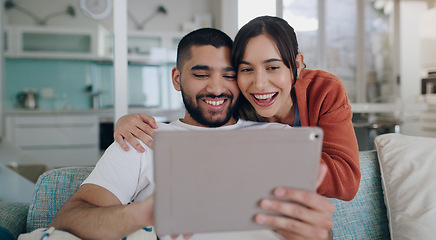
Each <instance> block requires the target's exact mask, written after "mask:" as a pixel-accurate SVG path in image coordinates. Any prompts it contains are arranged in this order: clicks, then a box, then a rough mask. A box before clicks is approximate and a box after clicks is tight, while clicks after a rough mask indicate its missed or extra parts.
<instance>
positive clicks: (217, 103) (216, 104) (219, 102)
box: [205, 100, 224, 106]
mask: <svg viewBox="0 0 436 240" xmlns="http://www.w3.org/2000/svg"><path fill="white" fill-rule="evenodd" d="M205 102H206V103H207V104H210V105H214V106H218V105H221V104H223V103H224V100H220V101H210V100H205Z"/></svg>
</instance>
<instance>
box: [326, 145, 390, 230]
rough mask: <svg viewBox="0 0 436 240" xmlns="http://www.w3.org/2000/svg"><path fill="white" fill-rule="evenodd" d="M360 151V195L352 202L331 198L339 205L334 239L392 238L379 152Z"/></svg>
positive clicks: (335, 216)
mask: <svg viewBox="0 0 436 240" xmlns="http://www.w3.org/2000/svg"><path fill="white" fill-rule="evenodd" d="M359 154H360V157H359V160H360V170H361V172H362V178H361V180H360V187H359V191H358V192H357V195H356V197H355V198H354V199H353V200H351V201H349V202H345V201H341V200H338V199H331V201H332V202H333V203H335V205H336V212H335V214H334V215H333V221H334V227H333V236H334V239H389V238H390V233H389V225H388V219H387V213H386V207H385V204H384V200H383V190H382V186H381V177H380V168H379V163H378V158H377V152H376V151H375V150H374V151H362V152H360V153H359Z"/></svg>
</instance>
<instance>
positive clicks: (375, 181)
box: [0, 151, 390, 240]
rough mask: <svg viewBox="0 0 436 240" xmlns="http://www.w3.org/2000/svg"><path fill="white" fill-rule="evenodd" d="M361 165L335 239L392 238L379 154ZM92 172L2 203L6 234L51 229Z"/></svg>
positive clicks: (52, 181)
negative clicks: (27, 198)
mask: <svg viewBox="0 0 436 240" xmlns="http://www.w3.org/2000/svg"><path fill="white" fill-rule="evenodd" d="M360 165H361V171H362V178H361V183H360V188H359V191H358V193H357V195H356V197H355V198H354V199H353V200H352V201H350V202H344V201H341V200H337V199H331V201H333V202H334V203H335V204H336V208H337V210H336V213H335V214H334V223H335V225H334V229H333V234H334V239H389V238H390V235H389V226H388V220H387V213H386V207H385V205H384V201H383V190H382V186H381V180H380V169H379V164H378V161H377V152H376V151H362V152H360ZM91 171H92V168H91V167H68V168H60V169H54V170H50V171H48V172H46V173H44V174H43V175H41V176H40V178H39V179H38V181H37V183H36V186H35V191H34V194H33V200H32V201H31V203H30V204H26V203H7V202H0V209H1V213H0V226H3V231H4V233H6V232H9V235H8V236H9V237H10V239H15V238H16V237H17V236H18V235H19V234H20V233H23V232H30V231H33V230H35V229H38V228H42V227H47V225H48V224H49V223H50V222H51V220H52V219H53V218H54V216H55V215H56V213H57V211H58V210H59V209H60V208H61V206H62V205H63V204H64V203H65V202H66V201H67V200H68V199H69V198H70V197H71V195H72V194H73V193H74V192H75V191H76V189H77V188H78V187H79V185H80V183H81V182H82V181H83V180H84V178H86V176H88V174H89V173H90V172H91ZM53 196H54V197H53ZM1 236H2V235H1V232H0V239H2V240H3V239H5V240H6V239H8V238H6V237H1ZM4 236H6V235H4Z"/></svg>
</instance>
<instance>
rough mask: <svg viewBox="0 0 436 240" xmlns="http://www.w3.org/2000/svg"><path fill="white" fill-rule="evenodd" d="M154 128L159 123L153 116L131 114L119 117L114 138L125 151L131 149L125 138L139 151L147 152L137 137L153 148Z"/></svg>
mask: <svg viewBox="0 0 436 240" xmlns="http://www.w3.org/2000/svg"><path fill="white" fill-rule="evenodd" d="M154 129H157V125H156V121H155V119H154V118H153V117H150V116H148V115H146V114H140V113H134V114H129V115H125V116H122V117H121V118H120V119H118V121H117V123H116V124H115V129H114V138H115V141H117V143H118V144H120V146H121V147H122V148H123V149H124V150H125V151H128V150H129V146H128V145H127V144H126V143H125V142H124V139H126V140H127V141H128V142H129V143H130V144H131V145H132V146H133V147H134V148H135V149H136V150H138V151H139V152H145V149H144V148H143V147H142V146H141V144H140V143H139V142H138V140H137V139H136V138H138V139H140V140H141V141H142V142H143V143H145V144H146V145H147V146H149V147H150V148H151V147H152V139H151V137H152V136H153V134H154V132H155V131H154Z"/></svg>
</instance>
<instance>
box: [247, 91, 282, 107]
mask: <svg viewBox="0 0 436 240" xmlns="http://www.w3.org/2000/svg"><path fill="white" fill-rule="evenodd" d="M277 95H278V92H273V93H252V94H251V96H252V97H253V101H254V103H256V104H257V105H259V106H260V107H268V106H270V105H272V104H273V103H274V102H275V100H276V97H277Z"/></svg>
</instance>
